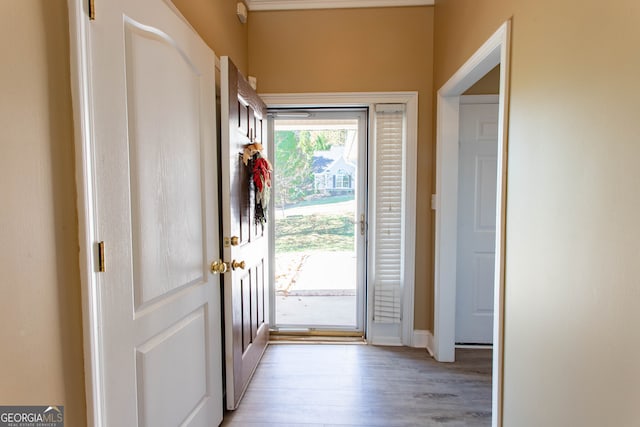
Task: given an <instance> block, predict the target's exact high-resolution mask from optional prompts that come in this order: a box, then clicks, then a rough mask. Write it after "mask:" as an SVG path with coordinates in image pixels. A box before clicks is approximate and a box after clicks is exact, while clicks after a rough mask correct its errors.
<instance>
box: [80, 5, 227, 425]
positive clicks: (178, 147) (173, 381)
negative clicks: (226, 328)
mask: <svg viewBox="0 0 640 427" xmlns="http://www.w3.org/2000/svg"><path fill="white" fill-rule="evenodd" d="M96 4H97V6H98V8H97V15H96V20H95V21H93V22H91V24H90V37H89V39H90V40H89V41H90V45H91V46H90V48H91V49H90V52H91V58H90V60H91V64H92V68H91V86H92V87H91V98H92V108H93V118H94V128H93V129H92V132H93V136H94V137H93V140H92V143H93V150H94V155H93V163H92V166H93V169H94V176H93V179H94V185H95V187H94V188H95V201H96V204H95V212H96V223H97V230H96V236H97V239H98V240H101V241H104V247H105V271H104V272H97V273H96V275H97V280H98V283H99V289H98V292H97V295H98V300H97V301H96V304H97V306H98V311H99V313H100V316H99V324H98V325H97V329H99V337H100V342H99V344H98V346H99V349H100V352H99V355H100V358H101V365H100V366H99V367H98V368H99V372H98V376H99V382H100V383H99V384H98V386H99V389H100V392H101V393H102V402H103V407H102V408H100V410H101V412H102V418H103V420H104V425H105V426H149V427H160V426H167V427H170V426H171V427H173V426H178V425H180V426H202V427H204V426H209V427H210V426H214V425H218V424H219V423H220V422H221V421H222V409H223V406H222V378H221V377H222V362H221V347H222V343H221V325H220V317H221V313H220V287H219V286H220V284H219V278H218V277H217V276H213V275H212V274H211V273H210V272H209V265H210V263H211V261H213V260H214V259H217V258H218V255H219V254H218V252H219V246H218V245H219V244H218V229H217V215H218V206H217V177H216V169H215V165H216V162H217V156H216V132H215V117H216V115H215V79H214V77H215V76H214V72H215V56H214V54H213V52H212V51H211V50H210V49H209V48H208V47H207V46H206V45H205V44H204V42H203V41H202V40H201V39H200V38H199V37H198V36H197V35H196V33H194V32H193V30H192V29H191V28H190V27H189V25H188V24H186V22H185V21H184V20H183V19H182V18H181V17H180V16H179V15H178V14H177V13H176V12H175V11H174V9H173V7H172V6H170V5H169V4H168V3H165V2H164V1H162V0H126V1H125V0H111V1H108V2H107V1H105V2H99V3H98V2H96Z"/></svg>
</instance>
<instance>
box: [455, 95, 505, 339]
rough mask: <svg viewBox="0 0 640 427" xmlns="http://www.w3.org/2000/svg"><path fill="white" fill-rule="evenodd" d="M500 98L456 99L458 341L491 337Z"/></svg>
mask: <svg viewBox="0 0 640 427" xmlns="http://www.w3.org/2000/svg"><path fill="white" fill-rule="evenodd" d="M497 144H498V104H461V105H460V151H459V163H458V256H457V284H456V343H464V344H490V343H492V341H493V287H494V263H495V238H496V234H495V229H496V189H497V175H496V173H497V146H498V145H497Z"/></svg>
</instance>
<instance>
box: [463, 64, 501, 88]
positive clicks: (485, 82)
mask: <svg viewBox="0 0 640 427" xmlns="http://www.w3.org/2000/svg"><path fill="white" fill-rule="evenodd" d="M499 93H500V66H499V65H496V66H495V67H494V68H493V70H491V71H489V72H488V73H487V74H485V76H484V77H483V78H481V79H480V80H478V81H477V82H476V84H474V85H473V86H471V87H470V88H469V89H467V91H466V92H465V93H464V94H465V95H497V94H499Z"/></svg>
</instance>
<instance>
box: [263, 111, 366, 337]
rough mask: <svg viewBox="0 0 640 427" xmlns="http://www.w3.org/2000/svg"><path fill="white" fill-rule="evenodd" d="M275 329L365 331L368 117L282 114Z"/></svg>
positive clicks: (274, 121)
mask: <svg viewBox="0 0 640 427" xmlns="http://www.w3.org/2000/svg"><path fill="white" fill-rule="evenodd" d="M271 116H272V117H271V119H270V120H271V130H272V131H273V137H272V141H273V149H274V151H273V152H274V159H275V164H274V192H273V205H272V209H273V220H274V230H275V233H274V234H275V236H274V245H275V252H274V254H275V268H274V278H273V283H274V286H273V287H272V292H273V295H272V301H273V302H274V304H273V306H272V313H271V315H272V325H274V329H276V330H278V331H280V332H292V331H297V332H311V331H314V332H320V333H323V332H344V333H350V332H352V333H354V334H362V332H363V329H364V300H365V298H364V288H365V287H364V281H365V280H364V272H365V266H364V263H365V254H364V248H365V235H366V233H365V231H366V230H365V227H366V211H365V210H366V195H365V189H366V186H365V182H366V164H367V162H366V159H367V155H366V141H367V112H366V110H353V109H350V110H331V111H326V110H322V111H319V110H315V111H314V110H305V111H300V110H296V111H283V110H280V111H276V112H272V114H271Z"/></svg>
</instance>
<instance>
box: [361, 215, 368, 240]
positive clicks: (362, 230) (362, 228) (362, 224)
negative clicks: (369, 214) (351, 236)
mask: <svg viewBox="0 0 640 427" xmlns="http://www.w3.org/2000/svg"><path fill="white" fill-rule="evenodd" d="M366 228H367V224H366V222H365V220H364V214H362V215H360V235H361V236H364V232H365V231H366Z"/></svg>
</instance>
